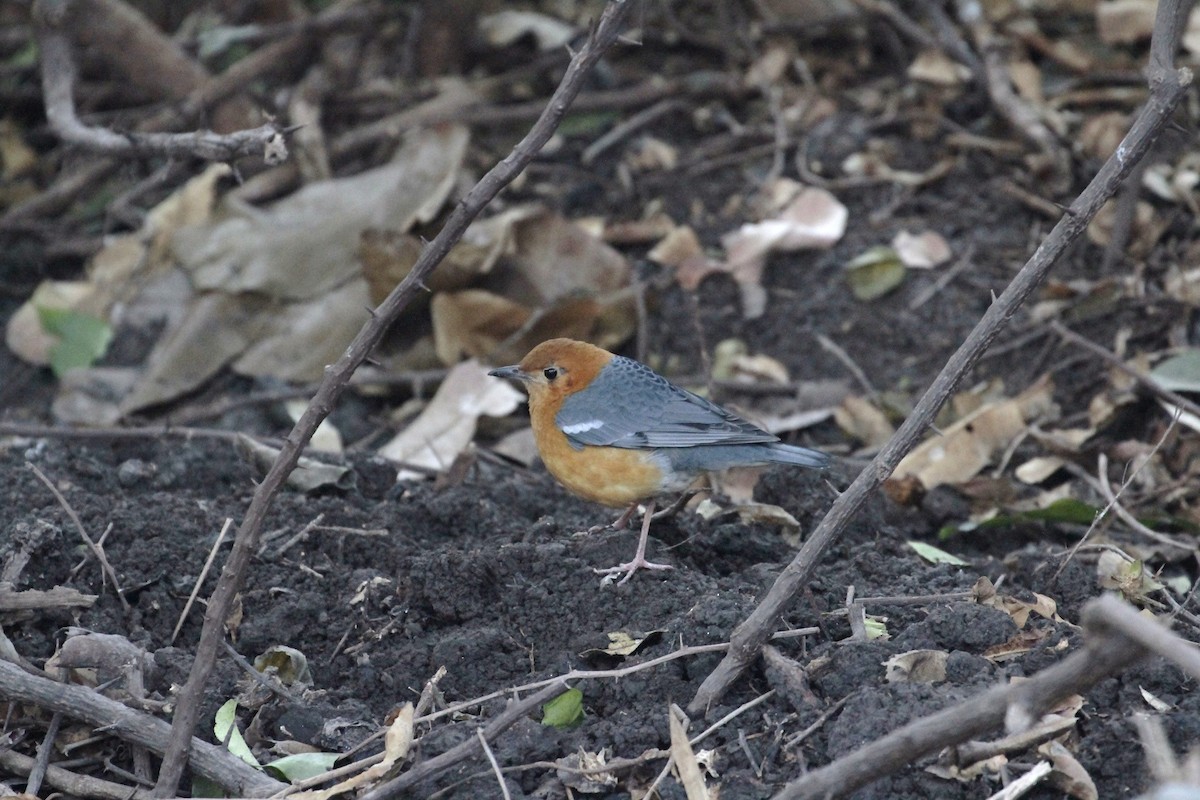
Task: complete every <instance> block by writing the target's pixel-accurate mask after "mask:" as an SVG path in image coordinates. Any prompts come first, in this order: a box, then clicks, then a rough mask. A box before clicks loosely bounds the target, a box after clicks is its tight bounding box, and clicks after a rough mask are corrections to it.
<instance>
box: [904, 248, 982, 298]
mask: <svg viewBox="0 0 1200 800" xmlns="http://www.w3.org/2000/svg"><path fill="white" fill-rule="evenodd" d="M974 259H975V243H974V242H971V243H970V244H969V245H967V249H966V251H965V252H964V253H963V254H962V255H961V256H959V257H958V260H957V261H955V262H954V263H953V264H951V265H950V268H949V269H946V270H943V271H942V273H941V274H940V275H938V277H937V280H935V281H934V282H933V283H932V284H930V285H929V286H927V287H925V288H924V289H923V290H921V291H920V292H918V293H917V295H916V297H914V298H913V299H912V300H911V301H910V302H909V304H908V310H909V311H916V310H917V309H918V308H920V307H921V306H923V305H925V304H926V303H928V302H929V301H930V300H932V299H933V298H934V297H937V295H938V293H940V292H941V291H942V290H943V289H945V288H946V287H947V286H949V285H950V281H952V280H954V279H955V278H957V277H958V276H959V274H961V273H962V271H963V270H964V269H966V268H967V267H969V266H972V265H973V264H974V263H975V261H974Z"/></svg>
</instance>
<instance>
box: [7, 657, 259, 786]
mask: <svg viewBox="0 0 1200 800" xmlns="http://www.w3.org/2000/svg"><path fill="white" fill-rule="evenodd" d="M0 693H2V696H3V697H6V698H8V699H9V700H16V701H19V702H22V703H29V704H30V705H35V706H40V707H41V708H45V709H47V710H48V711H51V712H61V713H62V714H64V715H65V716H67V717H69V718H70V719H75V720H81V721H82V722H85V723H87V724H88V725H90V726H92V727H93V728H103V729H104V730H105V731H106V732H108V733H111V734H112V735H113V736H116V737H117V738H118V739H121V740H123V741H127V742H133V743H134V744H139V745H141V746H143V747H145V748H147V749H149V750H151V751H153V752H155V753H162V751H163V745H164V743H165V742H166V740H167V733H168V731H169V729H170V726H169V725H168V724H167V723H166V722H163V721H162V720H160V719H158V718H157V717H153V716H151V715H149V714H145V713H143V712H140V711H135V710H134V709H132V708H129V707H128V706H126V705H124V704H122V703H118V702H117V701H116V700H110V699H109V698H107V697H105V696H104V695H102V694H100V693H98V692H96V691H94V690H92V689H88V688H86V687H84V686H75V685H72V684H63V683H59V682H58V681H54V680H50V679H49V678H43V677H39V676H37V675H32V674H30V673H28V672H26V671H25V670H23V669H21V667H19V666H17V665H16V664H11V663H9V662H7V661H0ZM188 752H189V759H190V763H191V765H192V769H193V770H195V772H196V774H198V775H203V776H204V777H205V778H208V779H210V780H212V781H214V782H216V783H217V784H218V785H219V786H221V787H223V788H224V789H226V790H228V791H229V792H230V793H231V794H232V795H233V796H235V797H265V796H266V795H269V794H271V793H272V792H275V791H276V790H278V789H279V788H280V787H281V786H282V784H281V783H280V782H279V781H277V780H275V779H274V778H271V777H270V776H268V775H266V774H265V773H263V772H260V771H259V770H256V769H254V768H253V767H251V766H250V765H249V764H247V763H246V762H245V761H242V760H241V759H240V758H238V757H237V756H235V755H233V754H231V753H229V752H228V751H226V750H224V749H223V748H221V747H218V746H217V745H214V744H209V743H208V742H202V741H200V740H199V739H195V738H190V737H189V741H188Z"/></svg>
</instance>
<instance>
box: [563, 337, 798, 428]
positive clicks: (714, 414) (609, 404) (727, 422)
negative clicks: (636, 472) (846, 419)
mask: <svg viewBox="0 0 1200 800" xmlns="http://www.w3.org/2000/svg"><path fill="white" fill-rule="evenodd" d="M554 420H555V422H556V423H557V424H558V427H559V429H560V430H562V432H563V433H565V434H566V435H567V439H568V440H570V442H571V443H572V444H573V445H575V446H577V447H582V446H583V445H607V446H610V447H625V448H632V449H637V448H656V447H693V446H696V445H708V444H754V443H760V442H777V441H779V438H778V437H777V436H773V435H772V434H770V433H767V432H766V431H764V430H762V429H761V428H759V427H757V426H755V425H752V424H750V423H749V422H747V421H746V420H744V419H742V418H741V417H739V416H737V415H736V414H732V413H730V412H729V411H726V410H725V409H723V408H721V407H720V406H718V405H715V404H713V403H710V402H709V401H707V400H705V399H704V398H703V397H700V396H698V395H695V394H693V393H691V392H688V391H684V390H683V389H680V388H679V387H678V386H675V385H674V384H672V383H670V382H669V381H668V380H667V379H666V378H664V377H662V376H661V375H659V374H657V373H656V372H654V371H653V370H651V369H650V368H649V367H647V366H645V365H644V364H641V363H639V362H637V361H634V360H633V359H629V358H624V357H623V356H616V357H614V358H613V360H612V361H610V362H609V363H608V364H607V365H606V366H605V367H604V369H603V370H601V371H600V374H599V375H597V376H596V378H595V380H594V381H593V382H592V385H591V386H589V387H588V389H587V391H584V392H579V393H577V394H574V395H571V396H570V397H568V398H567V399H566V400H565V401H564V402H563V405H562V408H561V409H560V410H559V412H558V414H557V415H556V416H555V418H554Z"/></svg>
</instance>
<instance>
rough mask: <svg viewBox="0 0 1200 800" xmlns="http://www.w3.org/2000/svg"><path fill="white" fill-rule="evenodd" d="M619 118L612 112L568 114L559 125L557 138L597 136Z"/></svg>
mask: <svg viewBox="0 0 1200 800" xmlns="http://www.w3.org/2000/svg"><path fill="white" fill-rule="evenodd" d="M618 119H620V116H619V115H618V114H617V113H616V112H613V111H583V112H578V113H575V114H568V115H567V116H565V117H563V121H562V122H561V123H559V126H558V131H557V133H558V135H559V136H566V137H571V136H599V135H600V134H601V133H603V132H604V131H605V130H607V129H608V128H610V127H612V126H613V125H614V124H615V123H616V122H617V120H618Z"/></svg>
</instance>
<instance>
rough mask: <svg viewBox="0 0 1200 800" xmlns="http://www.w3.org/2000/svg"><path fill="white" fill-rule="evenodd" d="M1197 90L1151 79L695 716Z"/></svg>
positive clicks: (734, 648) (808, 549)
mask: <svg viewBox="0 0 1200 800" xmlns="http://www.w3.org/2000/svg"><path fill="white" fill-rule="evenodd" d="M1180 1H1181V0H1163V2H1162V3H1160V5H1159V14H1160V16H1166V14H1165V12H1164V10H1163V6H1164V5H1170V4H1172V2H1180ZM1176 16H1178V15H1176ZM1185 16H1186V15H1185ZM1172 18H1174V17H1172ZM1163 35H1169V34H1165V33H1163V32H1162V31H1160V30H1156V31H1155V34H1154V36H1155V39H1158V38H1159V37H1160V36H1163ZM1191 83H1192V73H1191V71H1190V70H1187V69H1180V70H1178V71H1175V72H1171V73H1161V74H1159V75H1157V76H1152V78H1151V85H1152V90H1151V94H1150V98H1149V99H1148V101H1147V103H1146V106H1145V108H1143V110H1142V112H1141V114H1139V115H1138V117H1137V119H1136V120H1135V121H1134V123H1133V125H1132V127H1131V128H1130V130H1129V133H1127V134H1126V136H1125V139H1124V140H1123V141H1122V142H1121V144H1120V146H1118V147H1117V149H1116V152H1115V153H1114V154H1113V156H1112V157H1111V158H1109V159H1108V161H1106V162H1105V163H1104V166H1103V167H1101V169H1100V171H1099V172H1098V173H1097V174H1096V177H1095V178H1093V179H1092V182H1091V183H1090V184H1088V186H1087V188H1086V189H1084V191H1083V193H1082V194H1080V196H1079V197H1078V198H1077V199H1076V200H1075V202H1074V203H1073V204H1072V205H1071V208H1070V209H1069V210H1068V213H1067V214H1066V215H1064V217H1063V218H1062V219H1061V220H1060V221H1059V222H1058V224H1057V225H1055V227H1054V229H1053V230H1052V231H1051V232H1050V235H1049V236H1048V237H1047V238H1046V240H1045V241H1044V242H1043V243H1042V245H1041V246H1040V247H1038V249H1037V251H1036V252H1035V253H1034V254H1033V256H1032V257H1031V258H1030V259H1029V261H1028V262H1027V263H1026V264H1025V266H1024V267H1022V268H1021V271H1020V272H1018V273H1017V275H1016V277H1014V278H1013V281H1012V283H1010V284H1009V286H1008V288H1006V289H1005V290H1004V292H1003V294H1001V295H1000V296H999V297H998V298H996V301H995V302H994V303H992V305H991V307H989V308H988V310H987V312H986V313H985V314H984V315H983V317H982V318H981V319H980V320H979V322H978V324H976V326H975V328H974V330H972V331H971V333H970V335H969V336H968V337H967V339H966V340H965V341H964V342H963V343H962V345H961V346H960V347H959V348H958V350H956V351H955V353H954V354H953V355H952V356H951V357H950V360H949V361H947V362H946V365H945V366H944V367H943V368H942V371H941V372H940V373H938V376H937V378H936V379H934V382H933V384H932V385H931V386H930V387H929V389H928V390H927V391H926V392H925V395H924V396H923V397H922V398H921V400H920V402H918V403H917V405H916V407H915V408H914V409H913V412H912V414H910V415H909V417H908V419H907V420H905V421H904V424H902V425H901V426H900V428H899V430H897V431H896V433H895V435H894V436H892V439H891V441H889V442H888V443H887V444H886V445H885V446H884V448H883V449H882V450H880V452H879V454H878V455H877V456H875V459H874V461H872V462H871V464H870V465H869V466H868V467H867V468H866V469H864V470H863V471H862V472H861V473H859V475H858V477H857V478H856V479H855V480H854V482H853V483H852V484H851V485H850V486H849V488H847V489H846V491H844V492H843V493H842V494H841V495H840V496H839V497H838V498H837V500H836V501H834V503H833V506H832V507H831V508H830V509H829V513H828V514H826V516H825V518H824V519H823V520H822V521H821V524H820V525H818V526H817V529H816V530H815V531H813V533H812V534H811V535H810V536H809V537H808V540H807V541H805V543H804V546H803V547H802V548H801V549H800V552H799V553H797V554H796V556H795V558H793V559H792V562H791V563H790V564H788V566H787V567H786V568H785V569H784V570H783V572H782V573H781V574H780V576H779V577H778V578H777V579H776V581H775V584H774V585H773V586H772V587H771V589H770V591H769V592H768V593H767V596H766V597H765V598H764V599H763V601H762V602H761V603H759V605H758V606H757V607H756V608H755V609H754V611H753V612H752V613H751V615H750V616H749V617H748V618H747V619H746V620H745V621H744V622H743V623H742V624H741V625H739V626H738V627H737V629H736V630H735V631H734V633H733V636H732V639H731V644H730V648H729V652H728V653H727V654H726V656H725V658H724V659H722V661H721V663H720V664H718V665H717V668H716V669H715V670H713V672H712V673H711V674H710V675H709V676H708V677H707V678H705V679H704V682H703V683H702V684H701V686H700V689H699V690H698V691H697V692H696V696H695V697H694V698H693V699H692V702H691V704H690V705H689V706H688V710H689V711H690V712H692V713H700V712H704V711H706V710H707V709H708V708H710V707H711V706H713V705H715V704H716V703H717V701H718V700H719V699H720V698H721V697H722V696H723V695H724V694H725V692H726V691H727V690H728V689H729V687H730V685H731V684H732V683H733V682H734V681H735V680H736V679H737V678H738V676H739V675H741V674H742V672H743V671H744V670H745V669H746V668H747V667H748V666H749V665H750V664H751V663H753V661H754V659H755V658H757V657H758V653H759V649H760V648H761V647H762V645H763V643H764V642H765V641H766V640H767V637H768V636H770V634H771V631H772V630H773V629H774V628H775V626H776V624H777V623H778V621H779V619H780V618H781V616H782V615H783V613H784V611H785V610H786V609H787V607H788V606H789V605H790V604H791V602H792V600H793V599H794V598H795V597H796V595H797V594H798V593H799V592H800V591H801V589H802V588H803V587H804V586H805V585H806V584H807V583H808V579H809V576H810V575H811V574H812V570H813V569H814V567H815V566H816V564H817V563H818V562H819V560H820V557H821V554H822V553H823V552H824V551H825V549H826V548H827V547H828V546H829V544H830V543H831V542H832V541H833V540H834V538H836V537H837V536H838V535H839V534H840V533H841V532H842V531H843V530H844V529H845V527H846V526H847V525H848V524H849V522H850V520H851V519H852V518H853V517H854V515H855V514H856V513H857V512H858V510H859V508H861V506H862V504H863V503H864V502H865V500H866V498H867V495H868V494H870V493H871V492H872V491H874V490H875V489H876V488H878V486H879V485H880V484H881V483H882V482H883V481H884V480H885V479H886V478H887V477H888V476H889V475H891V474H892V471H893V470H894V469H895V468H896V465H897V464H898V463H900V459H901V458H903V456H904V455H905V454H906V453H908V451H909V450H911V449H912V447H913V446H914V445H915V444H916V443H917V440H918V439H919V438H920V437H921V435H922V434H923V433H924V432H925V430H926V429H927V428H928V427H929V426H930V425H931V424H932V423H933V420H934V417H935V415H936V414H937V412H938V409H940V408H941V407H942V404H943V403H945V402H946V400H947V399H948V398H949V397H950V394H951V393H952V392H953V391H954V388H955V387H956V386H957V385H958V383H959V381H961V380H962V378H963V376H964V375H966V373H967V371H968V370H969V369H970V368H971V367H972V366H973V365H974V364H975V362H976V361H978V360H979V357H980V355H982V353H983V352H984V351H985V350H986V349H987V348H988V346H989V345H990V344H991V343H992V340H993V339H995V338H996V335H997V334H998V333H999V332H1000V330H1001V329H1002V328H1003V326H1004V325H1005V324H1006V323H1007V322H1008V321H1009V320H1010V319H1011V318H1012V316H1013V315H1014V314H1016V312H1017V309H1019V308H1020V307H1021V305H1022V304H1023V303H1024V302H1025V300H1026V299H1027V298H1028V297H1029V296H1030V295H1031V294H1033V292H1034V290H1035V289H1036V288H1037V287H1038V286H1039V285H1040V284H1041V282H1042V280H1043V279H1044V278H1045V276H1046V275H1047V273H1049V271H1050V268H1051V267H1052V266H1053V265H1054V263H1055V262H1056V261H1057V260H1058V258H1059V257H1060V256H1061V255H1062V253H1063V252H1064V251H1065V250H1066V249H1067V247H1068V246H1069V245H1070V244H1071V243H1072V242H1074V241H1075V240H1076V239H1078V238H1079V236H1080V235H1081V234H1082V233H1083V232H1084V230H1085V229H1086V228H1087V225H1088V223H1089V222H1090V221H1091V219H1092V218H1093V217H1094V216H1095V215H1096V212H1097V211H1099V209H1100V206H1101V205H1103V204H1104V201H1105V200H1107V199H1108V198H1109V197H1111V196H1112V194H1113V192H1115V191H1116V190H1117V188H1118V187H1119V186H1120V185H1121V182H1122V181H1123V180H1124V179H1125V177H1126V176H1127V175H1128V174H1129V172H1130V171H1131V170H1132V169H1133V167H1134V166H1135V165H1136V164H1137V163H1138V162H1139V161H1140V160H1141V159H1142V157H1144V156H1145V155H1146V153H1147V151H1148V150H1149V149H1150V146H1151V145H1152V144H1153V142H1154V141H1155V139H1157V137H1158V134H1159V132H1160V131H1161V130H1162V129H1163V127H1164V126H1165V125H1166V124H1167V122H1168V120H1169V119H1170V116H1171V114H1172V112H1173V111H1174V110H1175V107H1176V106H1177V105H1178V104H1179V102H1180V100H1182V99H1183V96H1184V93H1185V92H1186V90H1187V88H1188V87H1189V86H1190V85H1191Z"/></svg>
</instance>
